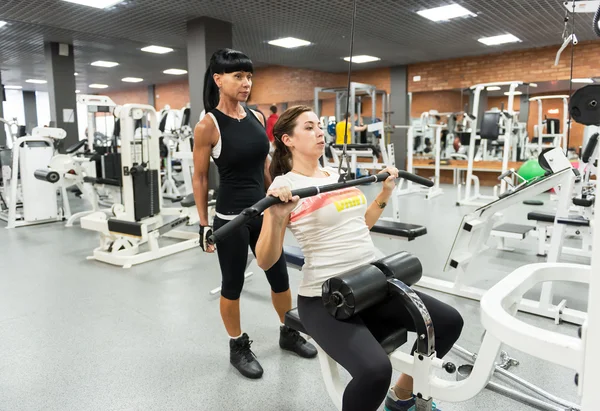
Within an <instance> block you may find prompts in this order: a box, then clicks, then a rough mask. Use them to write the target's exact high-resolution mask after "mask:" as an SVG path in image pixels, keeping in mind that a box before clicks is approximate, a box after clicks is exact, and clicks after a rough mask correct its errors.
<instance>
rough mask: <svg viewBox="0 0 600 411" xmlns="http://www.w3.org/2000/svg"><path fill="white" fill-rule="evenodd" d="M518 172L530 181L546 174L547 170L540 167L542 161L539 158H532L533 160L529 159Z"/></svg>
mask: <svg viewBox="0 0 600 411" xmlns="http://www.w3.org/2000/svg"><path fill="white" fill-rule="evenodd" d="M517 174H518V175H520V176H521V177H523V178H524V179H525V180H527V181H529V180H531V179H533V178H535V177H541V176H543V175H544V174H546V171H545V170H544V169H543V168H542V167H540V163H539V162H538V160H537V159H535V158H532V159H531V160H527V161H526V162H525V164H523V165H522V166H521V168H519V171H517Z"/></svg>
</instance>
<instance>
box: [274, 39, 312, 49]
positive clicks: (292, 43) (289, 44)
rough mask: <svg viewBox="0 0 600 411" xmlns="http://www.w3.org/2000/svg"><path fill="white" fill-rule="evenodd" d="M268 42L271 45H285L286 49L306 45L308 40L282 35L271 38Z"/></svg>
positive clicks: (308, 42)
mask: <svg viewBox="0 0 600 411" xmlns="http://www.w3.org/2000/svg"><path fill="white" fill-rule="evenodd" d="M269 44H270V45H272V46H278V47H285V48H286V49H293V48H296V47H302V46H308V45H309V44H310V41H306V40H300V39H297V38H294V37H284V38H282V39H277V40H271V41H269Z"/></svg>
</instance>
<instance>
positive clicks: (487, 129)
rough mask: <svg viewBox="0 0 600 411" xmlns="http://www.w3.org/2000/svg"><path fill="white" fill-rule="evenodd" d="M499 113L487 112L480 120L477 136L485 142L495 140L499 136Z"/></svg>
mask: <svg viewBox="0 0 600 411" xmlns="http://www.w3.org/2000/svg"><path fill="white" fill-rule="evenodd" d="M500 116H501V113H500V112H487V113H484V114H483V118H482V119H481V129H480V131H479V135H480V136H481V138H483V139H486V140H497V139H498V136H499V135H500V124H499V122H500Z"/></svg>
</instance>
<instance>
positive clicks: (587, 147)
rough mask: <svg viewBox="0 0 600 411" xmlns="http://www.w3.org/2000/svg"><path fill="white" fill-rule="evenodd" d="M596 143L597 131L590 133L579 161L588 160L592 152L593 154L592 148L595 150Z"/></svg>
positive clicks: (586, 161) (585, 161) (587, 161)
mask: <svg viewBox="0 0 600 411" xmlns="http://www.w3.org/2000/svg"><path fill="white" fill-rule="evenodd" d="M597 145H598V133H594V134H592V136H591V137H590V139H589V140H588V142H587V144H586V145H585V150H583V155H582V156H581V161H583V162H584V163H585V164H587V163H589V162H590V158H591V157H592V154H594V150H596V146H597Z"/></svg>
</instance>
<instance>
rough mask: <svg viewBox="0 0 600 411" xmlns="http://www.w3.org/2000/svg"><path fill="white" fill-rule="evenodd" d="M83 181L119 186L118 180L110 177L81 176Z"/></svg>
mask: <svg viewBox="0 0 600 411" xmlns="http://www.w3.org/2000/svg"><path fill="white" fill-rule="evenodd" d="M83 182H84V183H92V184H105V185H107V186H115V187H121V183H119V180H113V179H111V178H97V177H89V176H86V177H83Z"/></svg>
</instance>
